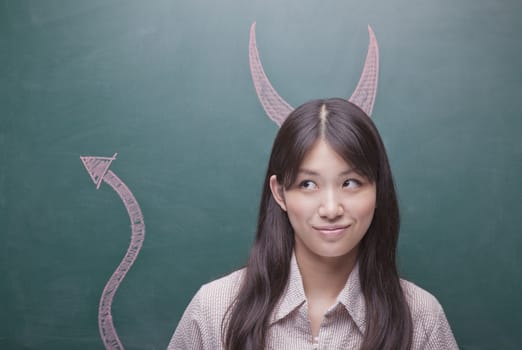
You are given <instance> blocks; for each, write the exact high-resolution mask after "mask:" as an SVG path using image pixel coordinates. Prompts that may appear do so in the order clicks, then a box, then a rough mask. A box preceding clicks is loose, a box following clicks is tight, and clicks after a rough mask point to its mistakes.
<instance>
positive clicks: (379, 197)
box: [169, 99, 457, 350]
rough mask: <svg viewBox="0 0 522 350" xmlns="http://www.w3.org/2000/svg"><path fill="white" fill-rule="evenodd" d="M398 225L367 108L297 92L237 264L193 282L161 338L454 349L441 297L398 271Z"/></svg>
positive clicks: (211, 343) (195, 342)
mask: <svg viewBox="0 0 522 350" xmlns="http://www.w3.org/2000/svg"><path fill="white" fill-rule="evenodd" d="M398 234H399V209H398V205H397V198H396V194H395V189H394V183H393V178H392V174H391V170H390V166H389V163H388V158H387V155H386V151H385V149H384V145H383V143H382V140H381V138H380V136H379V133H378V131H377V129H376V128H375V125H374V124H373V123H372V121H371V119H370V118H369V117H368V116H367V115H366V114H365V113H364V112H363V111H362V110H361V109H360V108H358V107H357V106H355V105H354V104H352V103H350V102H348V101H346V100H343V99H328V100H316V101H311V102H308V103H305V104H304V105H302V106H300V107H298V108H297V109H295V110H294V111H293V112H292V113H291V114H290V115H289V117H288V118H287V119H286V121H285V122H284V123H283V124H282V126H281V128H280V130H279V133H278V134H277V137H276V139H275V141H274V145H273V148H272V153H271V156H270V161H269V164H268V169H267V173H266V176H265V180H264V185H263V191H262V197H261V204H260V208H259V219H258V227H257V234H256V238H255V242H254V245H253V248H252V251H251V254H250V258H249V260H248V263H247V265H246V267H245V268H244V269H242V270H239V271H236V272H233V273H232V274H230V275H228V276H226V277H223V278H221V279H218V280H216V281H213V282H211V283H209V284H206V285H204V286H203V287H201V289H200V290H199V291H198V292H197V294H196V295H195V296H194V298H193V300H192V301H191V303H190V305H189V306H188V308H187V310H186V311H185V313H184V315H183V317H182V319H181V321H180V323H179V325H178V327H177V329H176V331H175V333H174V336H173V338H172V340H171V342H170V345H169V349H207V350H216V349H226V350H240V349H241V350H244V349H252V350H254V349H255V350H261V349H296V350H297V349H299V350H302V349H372V350H374V349H375V350H383V349H390V350H391V349H394V350H395V349H433V350H435V349H441V350H442V349H444V350H452V349H457V344H456V342H455V339H454V337H453V334H452V332H451V329H450V327H449V325H448V322H447V320H446V317H445V315H444V311H443V310H442V307H441V306H440V304H439V303H438V301H437V300H436V299H435V298H434V297H433V296H432V295H431V294H429V293H428V292H426V291H424V290H422V289H421V288H419V287H417V286H416V285H414V284H412V283H410V282H408V281H405V280H402V279H400V278H399V275H398V272H397V267H396V262H395V252H396V247H397V240H398Z"/></svg>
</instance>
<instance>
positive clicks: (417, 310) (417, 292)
mask: <svg viewBox="0 0 522 350" xmlns="http://www.w3.org/2000/svg"><path fill="white" fill-rule="evenodd" d="M401 286H402V290H403V291H404V295H405V297H406V301H407V302H408V305H409V306H410V311H411V313H412V317H413V318H414V319H415V318H429V317H430V316H432V315H434V314H437V313H439V312H440V311H441V310H442V306H441V305H440V303H439V301H438V300H437V298H436V297H435V296H434V295H433V294H431V293H430V292H428V291H427V290H425V289H423V288H421V287H419V286H418V285H416V284H415V283H413V282H410V281H407V280H405V279H401Z"/></svg>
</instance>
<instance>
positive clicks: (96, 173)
mask: <svg viewBox="0 0 522 350" xmlns="http://www.w3.org/2000/svg"><path fill="white" fill-rule="evenodd" d="M116 155H117V153H115V154H114V155H113V156H112V157H90V156H87V157H83V156H82V157H80V159H81V160H82V162H83V165H84V166H85V168H86V169H87V172H88V173H89V175H90V176H91V179H92V180H93V181H94V183H95V184H96V188H97V189H98V188H99V187H100V185H101V182H102V181H103V182H105V183H106V184H108V185H109V186H111V187H112V189H113V190H114V191H116V193H118V195H119V196H120V198H121V200H122V201H123V204H124V205H125V209H127V213H128V214H129V218H130V221H131V242H130V244H129V247H128V248H127V252H126V253H125V256H124V258H123V259H122V261H121V262H120V264H119V265H118V267H117V268H116V270H115V271H114V273H113V274H112V276H111V278H110V279H109V281H108V282H107V284H106V285H105V288H104V289H103V292H102V295H101V298H100V304H99V307H98V328H99V331H100V336H101V338H102V341H103V344H104V345H105V349H110V350H123V349H124V348H123V345H122V343H121V341H120V338H119V337H118V333H117V332H116V329H115V328H114V323H113V320H112V301H113V298H114V294H115V293H116V290H117V289H118V287H119V286H120V284H121V281H122V280H123V279H124V278H125V276H126V275H127V272H128V271H129V269H130V268H131V266H132V264H133V263H134V261H136V258H137V256H138V254H139V252H140V250H141V247H142V246H143V240H144V239H145V222H144V220H143V214H142V212H141V209H140V206H139V204H138V201H137V200H136V197H134V195H133V194H132V192H131V190H130V189H129V188H128V187H127V185H125V183H124V182H123V181H122V180H121V179H120V178H119V177H118V176H117V175H116V174H115V173H113V172H112V171H111V170H109V166H110V164H111V163H112V161H113V160H115V159H116Z"/></svg>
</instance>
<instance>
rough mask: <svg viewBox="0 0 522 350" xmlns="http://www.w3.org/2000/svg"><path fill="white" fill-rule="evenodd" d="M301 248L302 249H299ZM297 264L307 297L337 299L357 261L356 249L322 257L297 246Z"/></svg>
mask: <svg viewBox="0 0 522 350" xmlns="http://www.w3.org/2000/svg"><path fill="white" fill-rule="evenodd" d="M299 248H301V249H299ZM295 255H296V260H297V265H298V266H299V272H300V273H301V277H302V279H303V288H304V292H305V295H306V298H307V299H308V300H309V301H310V299H316V298H319V299H325V298H326V299H329V300H331V301H332V302H333V301H335V299H336V298H337V296H338V295H339V293H340V292H341V290H342V289H343V288H344V286H345V285H346V281H347V280H348V277H349V276H350V273H351V272H352V269H353V267H354V266H355V263H356V261H357V254H356V252H355V251H352V252H350V253H349V254H347V255H344V256H341V257H334V258H329V257H321V256H318V255H315V254H313V253H311V252H310V251H307V249H306V248H303V247H296V250H295Z"/></svg>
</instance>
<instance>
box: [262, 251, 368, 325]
mask: <svg viewBox="0 0 522 350" xmlns="http://www.w3.org/2000/svg"><path fill="white" fill-rule="evenodd" d="M305 302H306V295H305V293H304V288H303V280H302V278H301V273H300V271H299V266H298V265H297V260H296V258H295V254H292V259H291V261H290V275H289V277H288V283H287V286H286V289H285V291H284V292H283V295H282V296H281V298H280V300H279V302H278V303H277V304H276V306H275V308H274V311H273V312H272V317H271V319H270V324H273V323H275V322H277V321H279V320H281V319H283V318H285V317H286V316H288V315H289V314H290V313H291V312H293V311H294V310H295V309H297V308H298V307H300V306H301V305H302V304H304V303H305ZM336 304H341V305H342V306H344V308H345V309H346V310H347V311H348V313H349V314H350V316H351V317H352V319H353V321H354V322H355V324H356V325H357V327H358V328H359V330H360V331H361V333H363V334H364V332H365V331H366V304H365V301H364V295H363V294H362V291H361V282H360V279H359V264H358V263H357V264H355V266H354V268H353V270H352V272H351V273H350V276H349V277H348V280H347V281H346V284H345V286H344V287H343V289H342V290H341V292H340V293H339V296H338V297H337V303H336ZM334 307H335V305H334Z"/></svg>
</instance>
